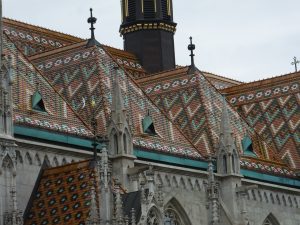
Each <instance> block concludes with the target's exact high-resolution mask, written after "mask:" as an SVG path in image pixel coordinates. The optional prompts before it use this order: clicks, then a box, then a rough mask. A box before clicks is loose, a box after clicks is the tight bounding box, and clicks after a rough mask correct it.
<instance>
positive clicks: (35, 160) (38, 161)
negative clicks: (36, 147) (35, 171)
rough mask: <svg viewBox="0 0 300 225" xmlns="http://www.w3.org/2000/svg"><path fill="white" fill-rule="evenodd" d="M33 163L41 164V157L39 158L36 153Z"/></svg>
mask: <svg viewBox="0 0 300 225" xmlns="http://www.w3.org/2000/svg"><path fill="white" fill-rule="evenodd" d="M34 164H35V165H36V166H41V165H42V162H41V159H40V156H39V154H38V153H36V154H35V157H34Z"/></svg>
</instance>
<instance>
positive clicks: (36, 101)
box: [31, 91, 47, 112]
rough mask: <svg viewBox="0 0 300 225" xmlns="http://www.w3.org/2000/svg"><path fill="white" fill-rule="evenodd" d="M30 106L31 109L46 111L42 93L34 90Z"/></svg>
mask: <svg viewBox="0 0 300 225" xmlns="http://www.w3.org/2000/svg"><path fill="white" fill-rule="evenodd" d="M31 106H32V109H34V110H36V111H39V112H47V111H46V107H45V104H44V100H43V98H42V95H41V94H40V92H38V91H36V92H35V93H34V94H33V95H32V97H31Z"/></svg>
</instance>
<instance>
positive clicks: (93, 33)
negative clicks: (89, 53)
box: [87, 8, 99, 47]
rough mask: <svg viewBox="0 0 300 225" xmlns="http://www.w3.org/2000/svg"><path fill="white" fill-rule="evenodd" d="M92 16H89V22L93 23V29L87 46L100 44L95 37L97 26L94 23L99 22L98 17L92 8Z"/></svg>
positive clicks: (91, 28)
mask: <svg viewBox="0 0 300 225" xmlns="http://www.w3.org/2000/svg"><path fill="white" fill-rule="evenodd" d="M90 12H91V16H90V18H88V20H87V22H88V23H90V24H91V27H90V31H91V38H90V39H89V41H88V43H87V47H91V46H94V45H99V42H98V41H97V40H96V39H95V32H94V31H95V27H94V24H95V23H96V22H97V18H96V17H93V9H92V8H90Z"/></svg>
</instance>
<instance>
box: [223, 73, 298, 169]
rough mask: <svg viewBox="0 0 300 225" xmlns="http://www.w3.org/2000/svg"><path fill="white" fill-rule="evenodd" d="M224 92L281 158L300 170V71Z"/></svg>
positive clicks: (238, 86) (242, 85)
mask: <svg viewBox="0 0 300 225" xmlns="http://www.w3.org/2000/svg"><path fill="white" fill-rule="evenodd" d="M222 92H224V93H226V96H227V99H228V101H229V102H230V103H231V104H232V105H233V107H234V108H235V109H236V110H237V111H238V112H239V113H240V114H241V115H242V116H243V117H244V118H246V120H247V122H248V123H249V124H250V125H251V126H252V127H253V128H254V129H255V130H256V132H258V133H259V134H260V135H261V136H262V137H263V138H264V140H265V142H266V143H267V144H268V145H269V146H271V147H272V148H273V149H274V150H275V151H276V153H277V154H278V156H279V158H281V159H282V160H284V161H286V162H288V163H289V164H290V166H292V167H297V168H300V153H299V148H300V72H298V73H291V74H287V75H283V76H278V77H274V78H270V79H265V80H261V81H255V82H251V83H245V84H241V85H237V86H234V87H230V88H227V89H224V90H222Z"/></svg>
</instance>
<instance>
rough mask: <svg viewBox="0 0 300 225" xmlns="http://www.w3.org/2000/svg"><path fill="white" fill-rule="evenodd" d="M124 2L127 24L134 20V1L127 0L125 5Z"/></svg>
mask: <svg viewBox="0 0 300 225" xmlns="http://www.w3.org/2000/svg"><path fill="white" fill-rule="evenodd" d="M126 2H127V4H128V5H127V6H125V9H127V22H131V21H134V20H135V19H136V0H127V1H125V4H126Z"/></svg>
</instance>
